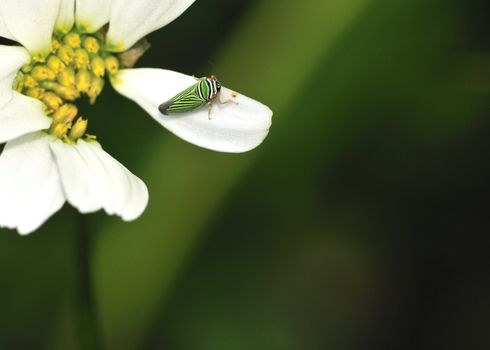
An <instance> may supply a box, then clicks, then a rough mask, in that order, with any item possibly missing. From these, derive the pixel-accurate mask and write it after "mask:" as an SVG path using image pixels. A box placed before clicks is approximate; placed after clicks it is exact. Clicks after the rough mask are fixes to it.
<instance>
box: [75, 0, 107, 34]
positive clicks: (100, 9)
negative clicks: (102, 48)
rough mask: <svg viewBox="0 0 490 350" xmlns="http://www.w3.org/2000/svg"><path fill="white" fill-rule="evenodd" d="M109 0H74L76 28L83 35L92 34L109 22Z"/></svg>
mask: <svg viewBox="0 0 490 350" xmlns="http://www.w3.org/2000/svg"><path fill="white" fill-rule="evenodd" d="M110 6H111V1H110V0H76V11H75V19H76V24H77V28H78V29H79V30H80V31H81V32H84V33H94V32H96V31H98V30H99V29H100V28H102V26H104V24H106V23H108V22H109V9H110Z"/></svg>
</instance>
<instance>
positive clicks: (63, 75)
mask: <svg viewBox="0 0 490 350" xmlns="http://www.w3.org/2000/svg"><path fill="white" fill-rule="evenodd" d="M57 80H58V83H60V84H61V85H63V86H74V85H75V71H74V70H73V68H66V69H65V70H63V71H61V72H59V73H58V77H57Z"/></svg>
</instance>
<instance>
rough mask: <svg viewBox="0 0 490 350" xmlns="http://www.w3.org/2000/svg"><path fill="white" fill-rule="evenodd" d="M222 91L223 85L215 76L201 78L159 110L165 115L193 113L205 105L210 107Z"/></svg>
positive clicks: (162, 105)
mask: <svg viewBox="0 0 490 350" xmlns="http://www.w3.org/2000/svg"><path fill="white" fill-rule="evenodd" d="M220 91H221V83H220V82H219V80H218V79H217V78H216V77H215V76H211V77H209V78H201V79H199V81H198V82H196V83H195V84H193V85H192V86H190V87H188V88H187V89H185V90H184V91H182V92H180V93H179V94H177V95H175V96H174V97H172V98H171V99H170V100H168V101H167V102H164V103H162V104H161V105H160V106H159V107H158V109H159V110H160V112H161V113H163V114H165V115H175V114H180V113H186V112H191V111H194V110H196V109H198V108H200V107H202V106H204V105H205V104H209V105H210V104H211V102H212V101H213V100H214V99H215V98H216V97H217V96H218V94H219V92H220ZM210 113H211V109H210Z"/></svg>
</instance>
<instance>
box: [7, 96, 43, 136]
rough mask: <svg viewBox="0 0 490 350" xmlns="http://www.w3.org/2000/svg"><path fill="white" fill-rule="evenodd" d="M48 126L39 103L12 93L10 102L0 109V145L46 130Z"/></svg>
mask: <svg viewBox="0 0 490 350" xmlns="http://www.w3.org/2000/svg"><path fill="white" fill-rule="evenodd" d="M50 124H51V120H50V119H49V118H48V117H46V115H45V114H44V112H43V104H42V102H41V101H38V100H35V99H33V98H31V97H27V96H24V95H21V94H19V93H18V92H15V91H14V92H13V97H12V99H11V100H10V102H8V103H7V104H6V105H5V106H3V108H1V109H0V143H4V142H7V141H10V140H12V139H14V138H17V137H19V136H22V135H25V134H29V133H31V132H34V131H39V130H43V129H47V128H48V127H49V125H50Z"/></svg>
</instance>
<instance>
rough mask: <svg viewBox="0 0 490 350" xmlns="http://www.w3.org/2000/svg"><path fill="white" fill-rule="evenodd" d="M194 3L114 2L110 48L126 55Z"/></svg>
mask: <svg viewBox="0 0 490 350" xmlns="http://www.w3.org/2000/svg"><path fill="white" fill-rule="evenodd" d="M194 1H195V0H138V1H134V0H112V3H111V11H110V26H109V32H108V34H107V40H108V48H109V49H110V50H113V51H118V52H119V51H124V50H127V49H129V48H130V47H131V46H133V45H134V44H135V43H136V42H137V41H138V40H139V39H141V38H143V37H144V36H145V35H147V34H148V33H151V32H153V31H154V30H157V29H159V28H161V27H163V26H165V25H167V24H168V23H170V22H172V21H173V20H174V19H176V18H177V17H179V16H180V15H181V14H182V13H183V12H184V11H185V10H186V9H187V8H188V7H189V6H191V5H192V3H193V2H194Z"/></svg>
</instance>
